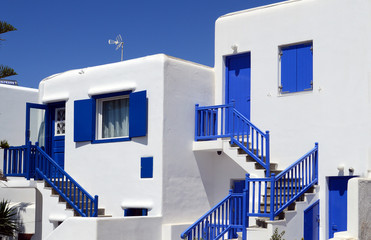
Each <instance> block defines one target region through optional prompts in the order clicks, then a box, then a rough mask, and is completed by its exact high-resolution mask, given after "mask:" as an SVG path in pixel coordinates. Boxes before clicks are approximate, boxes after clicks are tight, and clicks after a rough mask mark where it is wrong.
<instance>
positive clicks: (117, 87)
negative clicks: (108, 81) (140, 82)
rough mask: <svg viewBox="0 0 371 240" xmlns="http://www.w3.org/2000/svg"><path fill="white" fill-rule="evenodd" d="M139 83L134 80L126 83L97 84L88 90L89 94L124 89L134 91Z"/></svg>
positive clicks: (121, 90)
mask: <svg viewBox="0 0 371 240" xmlns="http://www.w3.org/2000/svg"><path fill="white" fill-rule="evenodd" d="M136 87H137V85H136V83H133V82H127V83H124V84H114V85H104V86H97V87H92V88H90V89H89V90H88V95H89V96H93V95H99V94H106V93H113V92H123V91H129V90H132V91H134V90H135V89H136Z"/></svg>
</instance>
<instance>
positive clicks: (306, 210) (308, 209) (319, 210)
mask: <svg viewBox="0 0 371 240" xmlns="http://www.w3.org/2000/svg"><path fill="white" fill-rule="evenodd" d="M317 204H318V212H319V213H318V215H319V219H321V205H320V201H319V199H318V200H317V201H315V202H314V203H313V204H311V205H310V206H309V207H307V208H306V209H305V210H304V223H305V214H306V213H307V212H308V211H310V210H311V209H313V207H314V206H315V205H317ZM319 228H320V225H319V222H318V236H316V239H319V236H320V234H319V233H320V231H319ZM303 229H304V237H305V236H306V235H305V233H306V230H305V229H306V228H305V224H304V228H303ZM311 230H312V229H311Z"/></svg>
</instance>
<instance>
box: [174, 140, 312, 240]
mask: <svg viewBox="0 0 371 240" xmlns="http://www.w3.org/2000/svg"><path fill="white" fill-rule="evenodd" d="M317 182H318V143H316V144H315V147H314V148H313V149H312V150H310V151H309V152H308V153H306V154H305V155H304V156H302V157H301V158H299V160H297V161H296V162H295V163H293V164H292V165H290V166H289V167H288V168H287V169H286V170H284V171H282V172H281V173H279V174H278V175H277V176H275V174H274V173H272V176H271V177H266V178H250V175H249V174H246V180H245V189H244V190H243V193H242V194H241V193H239V194H236V193H232V192H231V191H230V192H229V195H228V196H227V197H226V198H224V199H223V200H222V201H221V202H220V203H219V204H217V205H216V206H215V207H214V208H212V209H211V210H210V211H208V212H207V213H206V214H205V215H203V216H202V217H201V218H200V219H198V220H197V221H196V222H195V223H194V224H192V225H191V226H190V227H189V228H187V230H185V231H184V232H183V233H182V234H181V238H183V239H188V240H190V239H192V240H193V239H197V240H201V239H205V240H217V239H225V237H226V234H228V238H236V233H237V232H242V239H243V240H246V238H247V233H246V228H247V227H248V226H249V217H269V218H270V219H271V220H274V218H275V217H276V216H277V215H278V214H280V213H281V212H282V211H283V210H284V209H285V208H287V207H288V206H289V205H290V204H291V203H293V202H294V201H295V200H296V199H298V198H299V197H300V196H302V195H303V194H304V193H305V192H306V191H307V190H308V189H309V188H311V187H312V186H313V185H314V184H316V183H317Z"/></svg>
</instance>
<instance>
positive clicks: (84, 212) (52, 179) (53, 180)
mask: <svg viewBox="0 0 371 240" xmlns="http://www.w3.org/2000/svg"><path fill="white" fill-rule="evenodd" d="M35 163H36V165H35V169H36V173H37V175H39V176H40V177H42V178H43V179H44V180H45V181H46V182H47V183H48V184H49V185H50V186H52V187H53V188H54V190H55V191H57V192H58V193H59V195H60V196H62V197H63V198H64V200H66V202H67V203H69V204H70V205H71V206H72V207H73V208H74V209H75V210H76V211H77V212H78V213H79V214H80V215H81V216H82V217H96V216H98V196H95V197H92V196H91V195H90V194H89V193H88V192H87V191H86V190H85V189H84V188H82V187H81V186H80V185H79V184H78V183H77V182H76V181H75V180H74V179H73V178H72V177H71V176H70V175H69V174H68V173H67V172H65V171H64V170H63V169H62V168H61V167H60V166H59V165H58V164H57V163H56V162H55V161H54V160H53V159H52V158H51V157H49V155H48V154H46V153H45V152H44V151H43V150H42V149H41V148H40V147H38V146H36V156H35Z"/></svg>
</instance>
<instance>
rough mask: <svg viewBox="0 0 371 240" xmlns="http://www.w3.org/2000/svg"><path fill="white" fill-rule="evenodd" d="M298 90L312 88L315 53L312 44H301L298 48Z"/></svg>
mask: <svg viewBox="0 0 371 240" xmlns="http://www.w3.org/2000/svg"><path fill="white" fill-rule="evenodd" d="M296 66H297V67H296V69H297V71H296V82H297V89H296V91H306V90H311V89H312V81H313V53H312V44H311V43H309V44H300V45H298V46H297V49H296Z"/></svg>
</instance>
